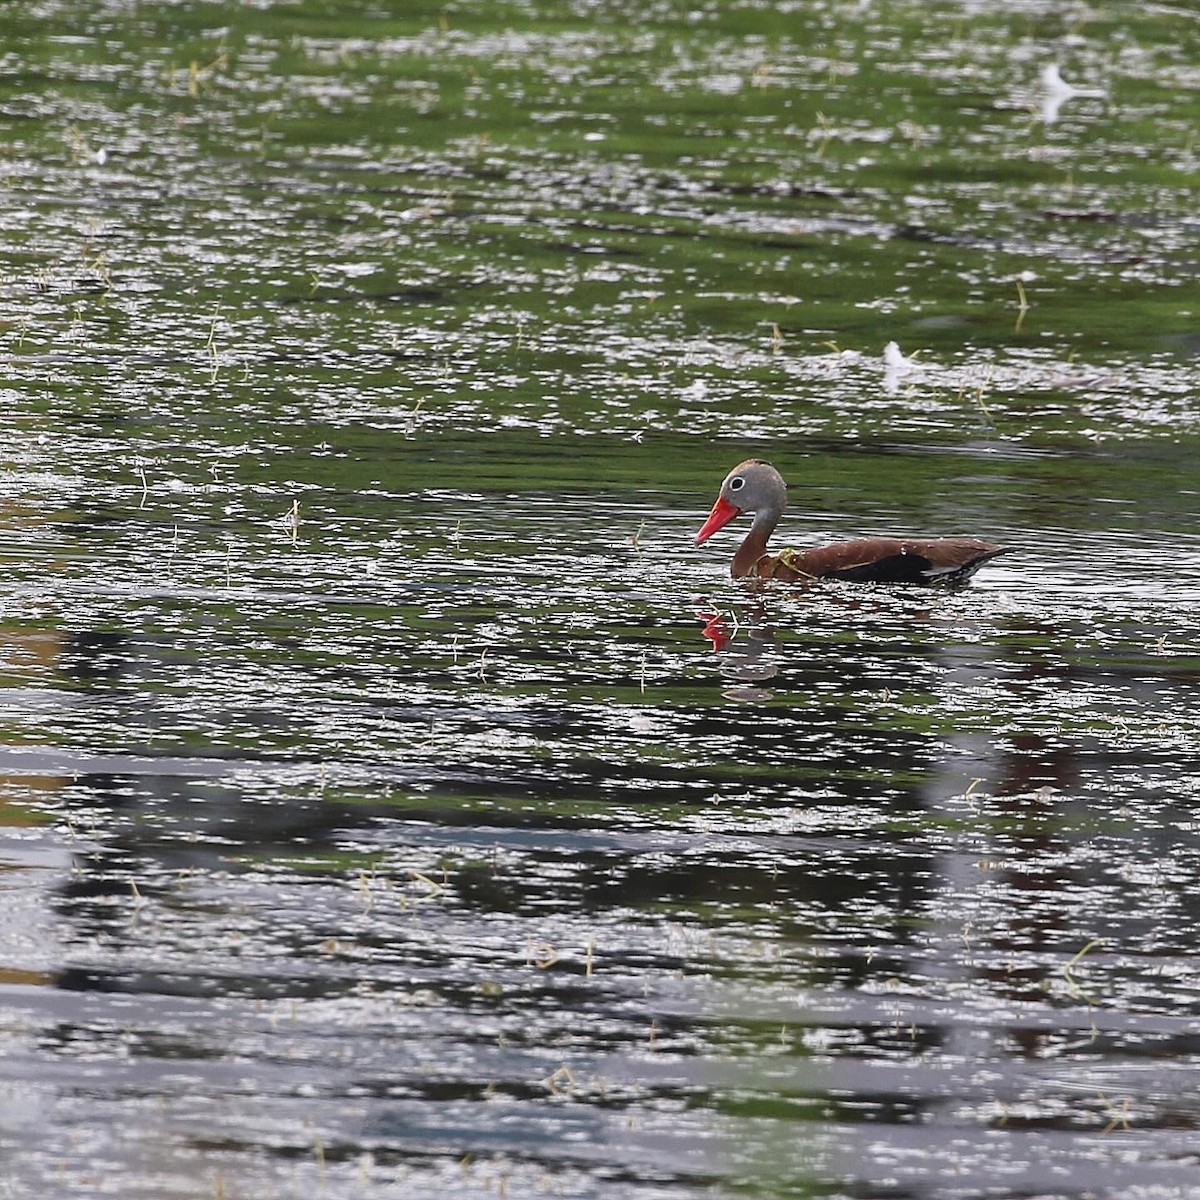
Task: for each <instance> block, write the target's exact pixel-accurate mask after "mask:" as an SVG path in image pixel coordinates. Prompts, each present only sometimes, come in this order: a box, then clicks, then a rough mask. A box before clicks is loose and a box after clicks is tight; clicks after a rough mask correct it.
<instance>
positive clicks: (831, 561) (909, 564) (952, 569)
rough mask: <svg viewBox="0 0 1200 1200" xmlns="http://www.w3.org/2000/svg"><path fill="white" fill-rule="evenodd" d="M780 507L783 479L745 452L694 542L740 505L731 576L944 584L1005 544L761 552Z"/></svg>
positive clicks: (919, 541)
mask: <svg viewBox="0 0 1200 1200" xmlns="http://www.w3.org/2000/svg"><path fill="white" fill-rule="evenodd" d="M786 507H787V484H786V483H784V481H783V476H782V475H780V474H779V472H778V471H777V470H775V468H774V467H773V466H771V464H770V463H769V462H763V461H762V460H761V459H758V458H748V459H746V461H745V462H741V463H738V465H737V466H736V467H734V468H733V470H732V471H730V472H729V474H728V475H726V476H725V482H724V483H722V484H721V492H720V494H719V495H718V496H717V501H716V503H715V504H714V505H713V506H712V512H710V513H709V514H708V520H707V521H705V522H704V525H703V526H702V527H701V529H700V532H699V533H698V534H696V545H697V546H698V545H700V543H701V542H705V541H707V540H708V539H709V538H710V537H712V535H713V534H714V533H716V532H717V530H718V529H720V528H722V526H724V525H727V524H729V522H730V521H732V520H733V519H734V517H738V516H741V514H742V513H744V512H752V513H754V523H753V524H752V525H751V526H750V532H749V533H747V534H746V536H745V538H744V539H743V541H742V544H741V545H740V546H739V547H738V549H737V553H736V554H735V555H734V556H733V566H732V567H731V569H730V574H732V575H733V577H734V579H782V580H783V581H784V582H786V583H794V582H796V581H800V582H803V581H805V580H812V579H848V580H851V581H852V582H854V583H924V584H935V585H939V586H941V587H946V586H949V585H953V584H956V583H962V582H963V581H964V580H966V579H969V578H970V577H971V575H973V574H974V573H975V571H977V570H978V569H979V568H980V567H981V566H983V564H984V563H985V562H987V561H988V559H991V558H995V557H996V555H997V554H1005V553H1007V551H1008V549H1009V547H1005V546H997V545H995V544H994V543H993V542H982V541H980V540H979V539H978V538H960V537H955V538H894V537H869V538H858V539H855V540H854V541H848V542H833V543H832V544H831V545H828V546H818V547H816V548H815V549H813V550H783V551H781V552H780V553H779V554H768V553H767V539H768V538H769V537H770V536H771V534H772V533H774V532H775V526H776V525H778V524H779V518H780V517H781V516H782V515H783V510H784V509H785V508H786Z"/></svg>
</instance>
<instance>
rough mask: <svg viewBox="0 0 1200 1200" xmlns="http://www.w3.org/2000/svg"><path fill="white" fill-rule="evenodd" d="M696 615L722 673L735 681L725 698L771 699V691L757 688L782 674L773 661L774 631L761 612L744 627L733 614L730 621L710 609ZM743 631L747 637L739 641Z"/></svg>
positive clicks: (757, 611) (756, 613)
mask: <svg viewBox="0 0 1200 1200" xmlns="http://www.w3.org/2000/svg"><path fill="white" fill-rule="evenodd" d="M696 615H697V616H698V617H699V618H700V620H701V621H703V622H704V630H703V633H704V636H705V637H706V638H708V640H709V641H710V642H712V648H713V651H714V652H715V653H717V654H719V655H720V657H721V674H722V675H724V676H725V677H726V678H727V679H732V680H734V681H735V685H734V686H733V687H730V688H726V689H725V691H724V692H723V693H722V695H724V696H725V697H726V698H727V699H729V700H766V699H769V698H770V696H771V692H769V691H768V690H767V689H766V688H762V687H757V686H755V685H757V684H759V683H764V682H766V680H768V679H772V678H774V677H775V676H776V675H778V674H779V664H778V663H777V662H776V661H775V659H774V651H775V631H774V630H773V629H772V628H771V627H770V626H769V625H766V624H764V623H762V620H761V618H762V615H763V614H762V610H761V609H758V610H756V612H755V614H754V615H753V618H752V620H751V623H750V624H749V625H741V624H740V623H739V622H738V619H737V617H736V616H734V615H733V614H732V613H731V614H730V615H729V617H728V618H726V617H725V615H724V614H723V613H719V612H710V611H707V610H701V611H700V612H698V613H697V614H696ZM731 622H732V624H731ZM743 631H745V634H746V636H745V638H743V639H741V640H738V635H739V634H740V633H742V632H743Z"/></svg>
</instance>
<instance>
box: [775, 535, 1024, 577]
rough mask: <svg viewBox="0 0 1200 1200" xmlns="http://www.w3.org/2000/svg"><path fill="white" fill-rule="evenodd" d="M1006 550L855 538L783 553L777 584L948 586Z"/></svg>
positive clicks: (944, 541)
mask: <svg viewBox="0 0 1200 1200" xmlns="http://www.w3.org/2000/svg"><path fill="white" fill-rule="evenodd" d="M1008 549H1009V547H1006V546H997V545H995V544H994V543H993V542H983V541H980V540H979V539H978V538H926V539H922V538H886V537H877V538H859V539H857V540H855V541H849V542H834V543H833V544H832V545H829V546H818V547H816V548H815V549H813V550H784V551H783V552H782V553H781V554H780V555H778V556H777V557H776V559H775V560H774V570H773V571H772V572H771V574H772V577H773V578H775V579H785V580H789V581H791V580H803V579H845V580H849V581H850V582H852V583H921V584H926V585H935V586H938V587H951V586H953V585H954V584H957V583H963V582H964V581H965V580H967V579H969V578H970V577H971V576H972V575H973V574H974V573H975V572H976V571H977V570H978V569H979V568H980V567H981V566H983V564H984V563H985V562H987V561H988V560H989V559H992V558H995V557H996V555H998V554H1005V553H1007V551H1008Z"/></svg>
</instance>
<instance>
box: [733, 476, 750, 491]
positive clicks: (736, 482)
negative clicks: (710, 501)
mask: <svg viewBox="0 0 1200 1200" xmlns="http://www.w3.org/2000/svg"><path fill="white" fill-rule="evenodd" d="M745 486H746V481H745V480H744V479H743V478H742V477H741V476H740V475H735V476H734V477H733V478H732V479H731V480H730V481H729V490H730V491H731V492H740V491H741V490H742V488H744V487H745Z"/></svg>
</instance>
